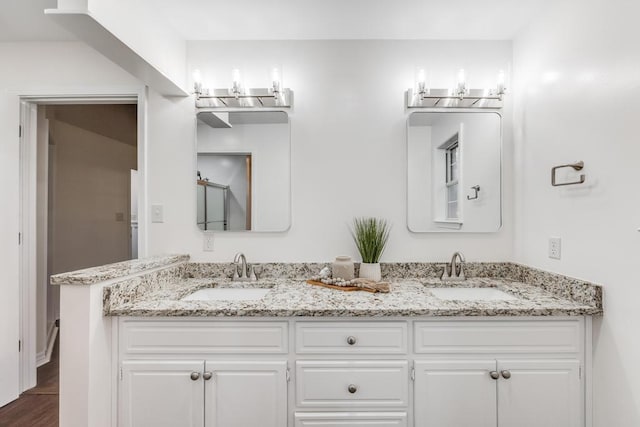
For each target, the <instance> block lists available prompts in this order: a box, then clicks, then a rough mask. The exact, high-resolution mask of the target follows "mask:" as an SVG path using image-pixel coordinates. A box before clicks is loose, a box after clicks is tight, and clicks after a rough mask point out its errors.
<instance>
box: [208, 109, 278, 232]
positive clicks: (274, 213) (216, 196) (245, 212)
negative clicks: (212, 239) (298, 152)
mask: <svg viewBox="0 0 640 427" xmlns="http://www.w3.org/2000/svg"><path fill="white" fill-rule="evenodd" d="M289 135H290V132H289V118H288V116H287V114H286V113H284V112H279V111H269V112H266V111H259V112H256V111H246V112H245V111H239V112H225V113H220V112H215V113H214V112H200V113H198V128H197V151H198V158H197V171H196V186H197V225H198V227H199V228H200V229H201V230H203V231H271V232H273V231H285V230H287V229H288V228H289V225H290V221H291V218H290V211H291V209H290V203H291V200H290V197H291V196H290V193H291V192H290V188H291V184H290V168H291V165H290V137H289Z"/></svg>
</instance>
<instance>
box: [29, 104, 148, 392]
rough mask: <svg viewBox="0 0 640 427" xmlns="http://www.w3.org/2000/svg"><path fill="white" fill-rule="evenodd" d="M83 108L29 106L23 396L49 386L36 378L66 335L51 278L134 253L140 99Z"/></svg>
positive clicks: (75, 105)
mask: <svg viewBox="0 0 640 427" xmlns="http://www.w3.org/2000/svg"><path fill="white" fill-rule="evenodd" d="M83 101H84V100H80V99H78V100H76V101H73V102H69V100H63V101H62V102H60V103H56V102H55V101H54V100H50V99H47V100H45V101H43V102H38V101H37V100H30V102H24V103H23V108H22V116H23V117H22V122H23V126H24V131H23V132H24V133H25V134H24V135H23V149H22V153H21V154H22V159H21V166H22V172H21V192H22V215H21V217H22V224H21V230H22V232H23V240H24V241H23V249H22V254H21V289H22V314H21V328H20V329H21V337H22V338H23V343H24V345H23V349H22V354H21V358H20V361H21V384H20V392H24V391H26V390H29V389H31V388H33V387H34V386H36V385H37V386H40V385H41V384H40V383H41V380H44V381H46V382H47V384H50V382H51V377H50V373H49V374H48V375H47V378H46V379H41V378H38V375H39V373H40V371H41V370H42V369H39V370H38V371H36V367H40V366H43V365H46V364H48V363H49V361H50V360H51V356H52V351H53V349H54V344H55V343H56V336H57V327H58V325H59V326H60V327H64V325H63V324H59V321H58V319H59V314H60V312H59V307H60V294H59V287H56V286H50V285H49V278H50V276H51V275H53V274H58V273H62V272H66V271H72V270H78V269H82V268H88V267H93V266H97V265H102V264H109V263H113V262H119V261H125V260H129V259H132V258H134V257H137V255H138V246H139V245H138V206H139V205H143V203H141V201H140V198H141V191H138V182H139V181H140V179H139V178H141V177H139V176H138V172H139V171H140V168H139V165H142V164H143V162H141V161H140V152H139V139H140V136H141V132H142V129H143V126H142V125H141V123H140V121H141V120H140V117H141V114H140V111H139V106H138V98H121V99H117V100H115V99H114V100H109V101H104V100H99V101H92V100H86V101H84V102H83ZM139 201H140V203H139ZM29 255H33V256H29ZM63 345H64V344H63ZM49 371H50V369H49ZM36 372H38V374H36Z"/></svg>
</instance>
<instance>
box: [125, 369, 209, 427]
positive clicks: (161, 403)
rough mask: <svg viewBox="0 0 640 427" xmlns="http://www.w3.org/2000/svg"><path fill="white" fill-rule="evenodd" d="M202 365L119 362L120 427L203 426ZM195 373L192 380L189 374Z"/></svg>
mask: <svg viewBox="0 0 640 427" xmlns="http://www.w3.org/2000/svg"><path fill="white" fill-rule="evenodd" d="M203 368H204V363H203V362H198V361H195V362H194V361H172V360H156V361H146V360H145V361H125V362H122V381H121V383H120V384H121V390H120V394H119V395H120V411H119V413H120V422H119V425H120V426H121V427H147V426H149V427H162V426H167V427H175V426H190V427H202V426H203V424H204V386H203V383H202V371H203ZM193 372H195V373H197V374H198V379H196V380H192V379H191V374H192V373H193Z"/></svg>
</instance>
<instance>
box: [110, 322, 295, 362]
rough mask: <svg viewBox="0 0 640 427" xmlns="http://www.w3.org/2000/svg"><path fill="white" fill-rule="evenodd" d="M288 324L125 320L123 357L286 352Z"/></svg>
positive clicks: (121, 324)
mask: <svg viewBox="0 0 640 427" xmlns="http://www.w3.org/2000/svg"><path fill="white" fill-rule="evenodd" d="M287 331H288V324H287V322H215V321H210V320H205V321H185V322H161V321H160V322H159V321H158V320H152V321H138V320H124V321H122V322H121V323H120V349H121V351H122V352H123V353H125V354H130V355H131V354H153V353H170V354H201V353H207V354H211V353H225V354H228V353H245V354H246V353H269V354H280V353H287V352H288V346H287V333H288V332H287Z"/></svg>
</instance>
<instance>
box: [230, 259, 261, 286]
mask: <svg viewBox="0 0 640 427" xmlns="http://www.w3.org/2000/svg"><path fill="white" fill-rule="evenodd" d="M233 267H234V268H233V278H232V279H231V280H233V281H234V282H248V281H252V282H255V281H256V280H258V277H256V273H255V271H253V266H249V265H247V257H245V256H244V254H243V253H242V252H238V253H237V254H236V256H235V258H233ZM238 267H240V274H238Z"/></svg>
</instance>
